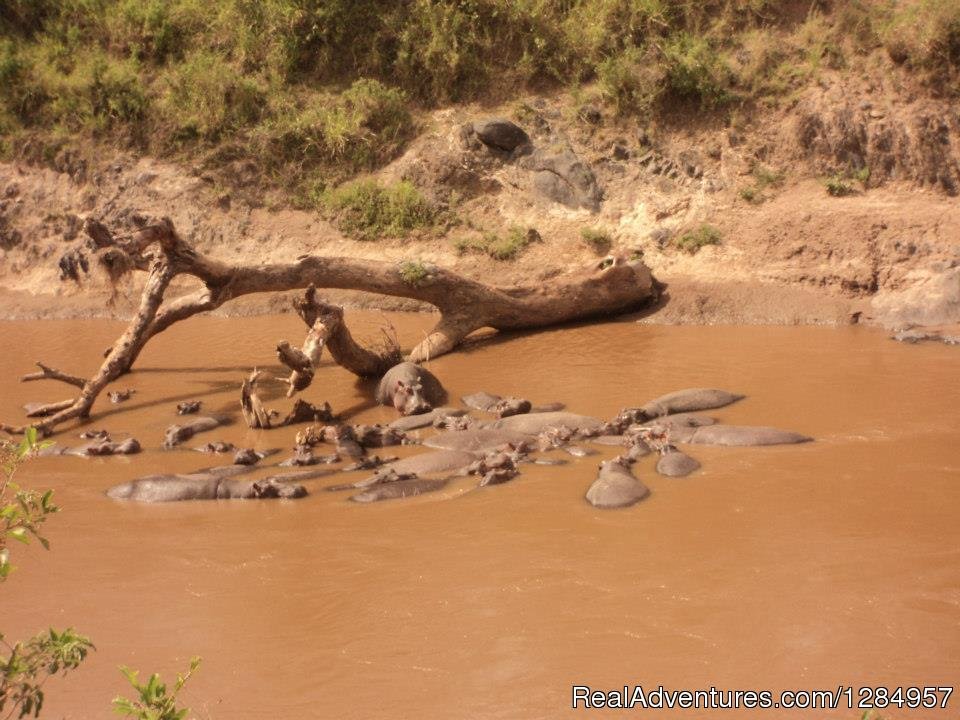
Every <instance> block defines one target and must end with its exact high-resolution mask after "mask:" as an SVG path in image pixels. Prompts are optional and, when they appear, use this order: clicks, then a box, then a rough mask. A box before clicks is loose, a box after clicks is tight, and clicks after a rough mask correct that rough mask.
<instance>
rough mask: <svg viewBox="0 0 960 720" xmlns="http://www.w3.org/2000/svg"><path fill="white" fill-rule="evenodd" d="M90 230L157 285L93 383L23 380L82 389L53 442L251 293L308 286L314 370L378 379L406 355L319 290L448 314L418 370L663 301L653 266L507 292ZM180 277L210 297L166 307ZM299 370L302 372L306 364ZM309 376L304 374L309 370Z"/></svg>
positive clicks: (60, 376) (453, 278)
mask: <svg viewBox="0 0 960 720" xmlns="http://www.w3.org/2000/svg"><path fill="white" fill-rule="evenodd" d="M85 229H86V231H87V233H88V234H89V235H90V236H91V237H92V238H94V240H95V242H96V243H97V244H98V245H99V246H106V245H109V243H111V242H112V243H113V247H114V248H119V249H121V250H123V251H124V252H126V253H129V254H131V258H130V263H129V267H130V268H132V269H144V268H147V267H149V277H148V279H147V283H146V286H145V287H144V289H143V294H142V296H141V300H140V307H139V309H138V311H137V313H136V315H135V316H134V318H133V319H132V320H131V321H130V324H129V326H128V327H127V329H126V331H125V332H124V333H123V335H121V336H120V338H119V339H118V340H117V342H116V343H115V344H114V345H113V348H112V349H111V350H110V352H109V353H108V354H107V356H106V359H105V360H104V362H103V364H102V366H101V367H100V370H99V371H98V372H97V373H96V374H95V375H94V376H93V377H92V378H90V379H89V380H82V379H80V378H75V377H72V376H69V375H67V374H65V373H61V372H59V371H55V370H53V369H52V368H47V367H45V366H43V365H40V368H41V372H39V373H32V374H31V375H29V376H25V377H24V380H37V379H45V378H49V379H56V380H60V381H63V382H67V383H69V384H74V385H77V386H79V387H80V388H81V390H80V395H79V396H78V397H77V398H76V400H74V401H73V403H72V404H71V405H69V406H68V407H63V405H64V404H63V403H60V406H61V407H60V408H58V409H57V410H56V411H54V412H53V414H51V415H49V417H46V418H44V419H43V420H41V421H40V422H37V423H36V424H35V427H36V428H37V429H38V430H39V431H41V432H42V433H44V434H49V433H50V432H51V431H52V429H53V428H54V427H56V426H57V425H60V424H62V423H65V422H67V421H69V420H73V419H76V418H83V417H87V416H88V415H89V413H90V409H91V407H92V406H93V403H94V401H95V400H96V398H97V396H98V395H99V394H100V392H101V391H102V390H103V389H104V388H105V387H106V386H107V385H108V384H109V383H110V382H112V381H113V380H115V379H116V378H117V377H119V376H120V375H122V374H123V373H125V372H127V371H129V370H130V368H131V367H132V366H133V364H134V363H135V362H136V360H137V357H138V356H139V355H140V352H141V351H142V350H143V347H144V346H145V345H146V343H147V342H148V341H149V340H150V338H152V337H154V336H155V335H157V334H158V333H161V332H163V331H164V330H166V329H167V328H168V327H170V326H171V325H173V324H174V323H176V322H179V321H181V320H185V319H186V318H189V317H192V316H193V315H196V314H198V313H201V312H207V311H210V310H214V309H216V308H218V307H220V306H221V305H223V304H224V303H226V302H228V301H230V300H232V299H234V298H237V297H240V296H242V295H248V294H251V293H261V292H279V291H287V290H293V289H298V288H306V289H307V292H306V293H305V295H304V298H303V300H302V301H298V303H297V304H296V308H297V312H298V313H299V314H300V316H301V318H303V320H304V322H305V323H306V325H307V327H308V336H307V341H306V342H305V344H304V349H303V350H301V351H298V352H300V353H302V354H303V355H304V356H306V357H307V359H308V360H309V361H310V364H311V365H315V362H316V360H317V359H319V353H320V351H321V350H322V348H323V347H327V348H328V349H329V350H330V354H331V356H332V357H333V358H334V360H336V361H337V362H338V363H340V364H341V365H343V366H344V367H345V368H347V369H348V370H351V371H352V372H354V373H355V374H357V375H361V376H377V375H380V374H382V373H383V372H384V371H385V370H386V369H387V367H389V366H390V365H392V364H393V363H394V362H395V361H398V360H399V359H400V356H399V354H398V353H396V352H394V351H393V350H391V349H390V348H386V349H385V350H384V351H382V352H376V351H373V350H370V349H368V348H364V347H362V346H361V345H359V344H358V343H357V342H356V341H355V340H354V339H353V338H352V336H351V335H350V332H349V330H348V329H347V327H346V323H345V322H344V320H343V311H342V309H341V308H338V307H335V306H332V305H328V304H326V303H323V302H321V301H319V300H318V299H317V298H316V297H315V293H314V291H313V289H312V288H314V287H321V288H336V289H355V290H364V291H367V292H373V293H380V294H383V295H392V296H397V297H407V298H412V299H415V300H421V301H423V302H426V303H429V304H431V305H433V306H435V307H436V308H437V309H438V310H439V311H440V313H441V316H440V320H439V322H438V323H437V325H436V326H435V327H434V329H433V330H432V331H431V332H430V333H429V335H428V336H427V337H426V338H425V339H424V340H423V341H422V342H421V343H419V344H418V345H417V346H416V347H415V348H414V349H413V351H412V352H411V353H410V355H409V359H410V360H412V361H415V362H419V361H423V360H425V359H427V358H431V357H437V356H439V355H442V354H444V353H447V352H450V351H451V350H453V349H454V348H455V347H457V345H458V344H459V343H460V342H461V341H462V340H463V339H464V338H465V337H466V336H467V335H469V334H470V333H471V332H473V331H475V330H478V329H480V328H483V327H491V328H494V329H498V330H516V329H525V328H534V327H544V326H548V325H554V324H557V323H561V322H566V321H571V320H577V319H582V318H588V317H594V316H599V315H613V314H616V313H621V312H625V311H628V310H631V309H634V308H636V307H639V306H640V305H641V304H643V303H644V302H646V301H648V300H650V299H652V298H654V297H655V296H656V294H657V290H656V285H655V282H654V280H653V278H652V277H651V275H650V271H649V270H648V269H647V267H646V266H645V265H644V264H643V263H642V262H640V261H626V260H623V259H621V258H608V259H607V260H605V261H604V262H601V263H599V264H598V265H594V266H592V267H589V268H586V269H584V270H582V271H580V272H575V273H571V274H569V275H566V276H561V277H556V278H551V279H550V280H547V281H540V282H537V283H535V284H533V285H529V286H520V287H512V288H498V287H494V286H490V285H485V284H483V283H481V282H478V281H476V280H472V279H469V278H465V277H463V276H461V275H458V274H456V273H454V272H451V271H449V270H445V269H443V268H439V267H436V266H432V265H431V266H427V267H425V270H426V276H425V277H424V278H422V279H420V280H418V281H417V282H410V281H409V280H407V279H405V276H404V273H402V272H401V270H400V267H399V265H397V264H393V263H386V262H379V261H373V260H359V259H354V258H330V257H317V256H313V255H305V256H302V257H300V258H297V260H296V261H294V262H290V263H275V264H271V265H241V264H229V263H225V262H222V261H219V260H215V259H213V258H209V257H206V256H204V255H201V254H200V253H198V252H197V251H195V250H194V249H193V248H192V247H191V246H190V245H189V244H188V243H186V242H185V241H184V240H183V239H181V238H180V236H179V235H178V234H177V232H176V230H175V229H174V227H173V224H172V223H171V222H170V220H169V219H167V218H164V219H162V220H160V221H158V222H156V223H154V224H150V225H147V226H145V227H143V228H141V229H140V230H138V231H136V232H135V233H133V234H132V235H130V236H127V237H124V238H118V239H115V238H114V237H113V236H111V235H110V234H109V232H108V231H107V230H106V228H104V226H103V225H100V224H99V223H96V222H95V221H88V222H87V225H86V228H85ZM178 275H191V276H193V277H195V278H197V279H199V280H200V281H201V282H203V284H204V287H203V289H201V290H199V291H197V292H194V293H191V294H189V295H186V296H184V297H181V298H178V299H176V300H172V301H168V302H167V303H166V305H165V306H163V307H161V305H162V304H163V300H164V293H165V292H166V290H167V287H168V286H169V284H170V282H171V280H172V279H173V278H174V277H176V276H178ZM287 347H288V348H289V345H288V346H287ZM290 349H291V350H292V349H293V348H290ZM300 360H302V358H300ZM296 364H298V363H296V362H294V365H296ZM299 364H300V365H301V366H302V362H301V363H299ZM291 369H292V371H293V373H296V372H297V371H298V370H297V369H296V367H291ZM305 369H306V367H305V366H302V369H301V371H302V370H305ZM292 380H293V378H292V377H291V381H292ZM291 386H292V385H291ZM254 414H255V415H256V414H257V413H256V412H255V413H254ZM26 427H28V426H10V425H2V424H0V430H3V431H6V432H8V433H22V432H23V431H24V430H25V429H26Z"/></svg>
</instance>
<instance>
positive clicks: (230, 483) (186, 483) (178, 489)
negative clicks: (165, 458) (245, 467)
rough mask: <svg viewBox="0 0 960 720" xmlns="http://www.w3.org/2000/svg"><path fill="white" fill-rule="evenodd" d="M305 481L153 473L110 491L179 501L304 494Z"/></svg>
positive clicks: (121, 496) (121, 495)
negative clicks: (290, 482)
mask: <svg viewBox="0 0 960 720" xmlns="http://www.w3.org/2000/svg"><path fill="white" fill-rule="evenodd" d="M306 494H307V490H306V488H305V487H303V485H289V484H285V483H281V482H278V481H276V480H274V479H267V480H233V479H231V478H228V477H223V476H222V475H215V474H210V473H199V474H195V475H152V476H147V477H143V478H140V479H138V480H131V481H130V482H126V483H123V484H121V485H115V486H114V487H112V488H110V489H109V490H107V495H108V496H109V497H112V498H114V499H117V500H136V501H137V502H151V503H153V502H178V501H180V500H251V499H267V498H284V499H293V498H302V497H304V496H305V495H306Z"/></svg>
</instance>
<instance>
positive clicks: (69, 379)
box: [20, 362, 87, 388]
mask: <svg viewBox="0 0 960 720" xmlns="http://www.w3.org/2000/svg"><path fill="white" fill-rule="evenodd" d="M37 367H38V368H40V372H32V373H27V374H26V375H24V376H23V377H21V378H20V382H33V381H34V380H59V381H60V382H65V383H67V384H68V385H76V386H77V387H78V388H82V387H83V386H84V385H85V384H86V382H87V381H86V380H84V379H83V378H79V377H77V376H75V375H67V374H66V373H63V372H60V371H59V370H57V369H56V368H52V367H48V366H46V365H44V364H43V363H42V362H38V363H37Z"/></svg>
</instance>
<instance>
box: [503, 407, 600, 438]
mask: <svg viewBox="0 0 960 720" xmlns="http://www.w3.org/2000/svg"><path fill="white" fill-rule="evenodd" d="M602 425H603V422H601V421H600V420H598V419H597V418H595V417H590V416H589V415H577V414H576V413H572V412H542V413H532V414H531V413H528V414H525V415H513V416H511V417H507V418H503V419H502V420H498V421H497V422H496V423H494V425H493V427H495V428H498V429H501V430H512V431H514V432H520V433H526V434H528V435H539V434H540V433H542V432H543V431H544V430H549V429H551V428H559V427H566V428H570V429H571V430H576V431H577V432H583V431H593V430H597V429H598V428H600V427H601V426H602Z"/></svg>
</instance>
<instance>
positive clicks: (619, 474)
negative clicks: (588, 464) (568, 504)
mask: <svg viewBox="0 0 960 720" xmlns="http://www.w3.org/2000/svg"><path fill="white" fill-rule="evenodd" d="M649 494H650V489H649V488H648V487H647V486H646V485H644V484H643V483H642V482H640V481H639V480H637V478H636V477H634V475H633V473H632V472H631V471H630V468H628V467H626V466H625V465H623V464H622V463H619V462H617V461H616V460H608V461H607V462H604V463H601V464H600V472H599V474H598V475H597V479H596V480H595V481H594V482H593V484H592V485H591V486H590V489H589V490H587V495H586V499H587V502H589V503H590V504H591V505H593V506H594V507H598V508H604V509H607V508H621V507H628V506H630V505H633V504H635V503H638V502H640V501H641V500H643V499H644V498H645V497H647V496H648V495H649Z"/></svg>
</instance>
